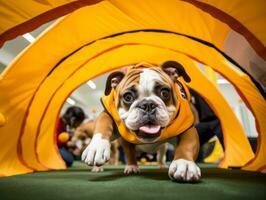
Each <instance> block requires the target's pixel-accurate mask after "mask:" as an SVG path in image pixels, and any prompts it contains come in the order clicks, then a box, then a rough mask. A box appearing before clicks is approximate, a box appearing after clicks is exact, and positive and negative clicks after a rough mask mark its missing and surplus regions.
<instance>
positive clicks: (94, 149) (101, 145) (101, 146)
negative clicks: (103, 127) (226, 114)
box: [81, 133, 111, 166]
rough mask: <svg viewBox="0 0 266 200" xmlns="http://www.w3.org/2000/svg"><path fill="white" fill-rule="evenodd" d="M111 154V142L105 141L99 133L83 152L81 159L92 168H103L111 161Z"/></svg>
mask: <svg viewBox="0 0 266 200" xmlns="http://www.w3.org/2000/svg"><path fill="white" fill-rule="evenodd" d="M110 152H111V144H110V142H109V141H108V140H106V139H103V138H102V134H100V133H97V134H95V135H94V136H93V138H92V140H91V142H90V144H89V145H88V146H87V147H86V149H85V150H84V151H83V153H82V156H81V159H82V161H84V162H85V163H87V164H88V165H90V166H93V165H95V166H101V165H103V164H104V163H106V162H107V161H108V160H109V159H110Z"/></svg>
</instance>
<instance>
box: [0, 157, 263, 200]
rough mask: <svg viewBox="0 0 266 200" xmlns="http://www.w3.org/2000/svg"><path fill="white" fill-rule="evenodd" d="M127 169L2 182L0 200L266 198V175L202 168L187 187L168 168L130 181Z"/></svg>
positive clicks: (74, 170)
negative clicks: (126, 173)
mask: <svg viewBox="0 0 266 200" xmlns="http://www.w3.org/2000/svg"><path fill="white" fill-rule="evenodd" d="M123 167H124V166H121V165H120V166H106V167H105V171H104V172H101V173H93V172H90V171H89V169H88V167H87V166H85V165H84V164H81V163H79V162H76V163H75V164H74V166H73V167H71V168H69V169H67V170H62V171H48V172H38V173H32V174H25V175H17V176H11V177H2V178H0V199H1V200H8V199H27V200H30V199H38V200H58V199H71V200H73V199H86V200H94V199H97V200H102V199H103V200H105V199H112V200H116V199H125V200H131V199H132V200H142V199H143V200H144V199H145V200H149V199H152V200H156V199H160V200H168V199H171V200H172V199H182V200H187V199H212V200H218V199H266V174H261V173H255V172H246V171H241V170H235V169H234V170H224V169H218V168H216V167H215V166H210V165H200V167H201V169H202V180H201V181H200V182H199V183H196V184H187V183H186V184H184V183H176V182H172V181H170V180H169V178H168V175H167V169H157V168H156V167H154V166H141V173H140V174H139V175H131V176H126V175H124V174H123Z"/></svg>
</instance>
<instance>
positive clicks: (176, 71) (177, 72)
mask: <svg viewBox="0 0 266 200" xmlns="http://www.w3.org/2000/svg"><path fill="white" fill-rule="evenodd" d="M161 68H162V70H163V71H164V72H165V73H166V74H168V75H169V76H170V78H171V79H172V80H173V81H176V79H177V78H178V77H179V76H182V77H183V78H184V80H185V81H186V82H188V83H189V82H190V81H191V79H190V77H189V76H188V74H187V73H186V71H185V69H184V67H183V66H182V65H181V64H180V63H178V62H176V61H172V60H170V61H166V62H164V63H163V64H162V65H161Z"/></svg>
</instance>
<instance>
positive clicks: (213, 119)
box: [190, 88, 224, 147]
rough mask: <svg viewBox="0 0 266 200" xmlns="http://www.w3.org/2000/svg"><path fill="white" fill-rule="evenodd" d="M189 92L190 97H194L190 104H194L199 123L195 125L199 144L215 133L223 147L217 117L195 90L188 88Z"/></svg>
mask: <svg viewBox="0 0 266 200" xmlns="http://www.w3.org/2000/svg"><path fill="white" fill-rule="evenodd" d="M190 94H191V98H194V100H193V101H192V104H193V105H194V106H195V108H196V110H197V112H198V116H199V123H198V124H197V125H196V126H195V127H196V129H197V131H198V134H199V140H200V145H203V144H204V143H205V142H207V141H208V140H209V139H211V138H212V137H213V136H214V135H216V136H217V137H218V139H219V141H220V143H221V144H222V146H223V147H224V144H223V133H222V128H221V125H220V121H219V119H218V117H217V116H216V115H215V113H214V112H213V111H212V109H211V108H210V106H209V105H208V104H207V102H206V101H205V100H204V99H203V98H202V97H201V96H200V95H199V94H198V93H197V92H196V91H194V90H192V89H191V88H190Z"/></svg>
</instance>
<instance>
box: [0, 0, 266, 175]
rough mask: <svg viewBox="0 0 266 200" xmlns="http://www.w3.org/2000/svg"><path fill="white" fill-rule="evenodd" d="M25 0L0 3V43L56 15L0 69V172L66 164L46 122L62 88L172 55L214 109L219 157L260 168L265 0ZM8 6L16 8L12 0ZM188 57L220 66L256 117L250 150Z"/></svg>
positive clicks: (264, 128) (64, 92)
mask: <svg viewBox="0 0 266 200" xmlns="http://www.w3.org/2000/svg"><path fill="white" fill-rule="evenodd" d="M46 2H49V3H43V2H42V1H34V0H29V1H27V3H26V2H22V1H8V2H5V3H0V22H1V23H0V45H3V44H4V42H5V41H7V40H9V39H13V38H15V37H16V36H18V35H21V34H24V33H27V32H29V31H32V30H33V29H35V28H37V27H38V26H40V25H42V24H43V23H45V22H48V21H50V20H54V19H57V18H60V17H61V18H60V19H58V21H57V22H56V23H55V24H54V25H53V26H52V27H50V28H48V30H46V31H45V32H44V33H43V34H41V36H39V37H38V38H37V39H36V41H35V42H33V43H32V44H31V45H30V46H28V47H27V48H26V49H25V50H24V51H23V52H22V53H21V54H20V55H19V56H17V57H16V59H14V60H13V61H12V63H11V64H10V65H9V66H8V67H7V68H6V69H5V71H4V72H3V73H2V74H1V75H0V91H1V92H0V148H1V151H0V175H4V176H9V175H15V174H23V173H30V172H34V171H46V170H57V169H64V168H66V166H65V164H64V162H63V160H62V159H61V157H60V155H59V153H58V149H57V146H56V141H55V124H56V120H57V117H58V114H59V112H60V109H61V107H62V105H63V103H64V102H65V100H66V98H67V97H68V96H69V94H70V93H71V92H72V91H73V90H75V89H76V88H77V87H79V86H80V85H81V84H83V83H85V82H86V81H88V80H90V79H92V78H95V77H97V76H99V75H102V74H103V73H106V72H109V71H111V70H114V69H117V68H119V67H122V66H126V65H130V64H133V63H138V62H141V61H147V62H150V63H154V64H160V63H162V62H164V61H166V60H176V61H178V62H180V63H181V64H182V65H183V66H184V67H185V69H186V71H187V72H188V74H189V75H190V77H191V79H192V81H191V83H189V87H191V88H193V89H194V90H196V91H197V92H198V93H199V94H200V95H201V96H202V97H203V98H204V99H205V100H206V101H207V102H208V104H209V105H210V106H211V107H212V109H213V110H214V112H215V113H216V115H217V116H218V117H219V119H220V122H221V126H222V130H223V134H224V144H225V156H224V159H223V161H222V162H221V163H220V167H223V168H228V167H240V168H241V169H243V170H250V171H261V172H265V168H266V114H265V113H266V103H265V97H266V93H265V88H266V79H265V77H266V63H265V59H266V49H265V43H266V38H265V27H266V12H265V10H264V9H263V8H264V7H263V5H264V1H262V0H255V1H245V2H243V1H239V0H233V1H218V0H208V1H207V0H201V1H199V0H198V1H197V0H195V1H190V0H166V1H154V0H128V1H123V0H106V1H100V0H77V1H72V0H62V1H56V0H49V1H46ZM13 7H15V8H16V9H15V10H14V9H12V8H13ZM197 63H200V64H202V65H203V66H207V67H210V68H212V69H213V70H214V71H216V72H218V73H220V74H222V75H223V76H224V77H225V78H226V79H227V80H228V81H229V82H230V83H231V84H232V85H233V86H234V87H235V89H236V90H237V92H238V94H239V95H240V96H241V97H242V100H243V101H244V103H245V104H246V105H247V107H248V108H249V109H250V111H251V112H252V114H253V115H254V117H255V120H256V128H257V132H258V134H259V135H258V140H257V143H258V145H257V150H256V153H255V154H254V153H253V152H252V149H251V147H250V144H249V142H248V139H247V137H246V134H245V132H244V129H243V127H242V125H241V124H240V123H239V121H238V120H237V118H236V116H235V115H234V113H233V111H232V109H231V108H230V106H229V105H228V103H227V102H226V100H225V99H224V97H223V96H222V95H221V93H220V91H219V90H218V89H217V87H216V86H215V84H213V83H212V82H211V81H210V80H209V79H208V78H207V77H206V75H205V74H204V73H202V71H201V70H200V69H199V68H198V66H197Z"/></svg>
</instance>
